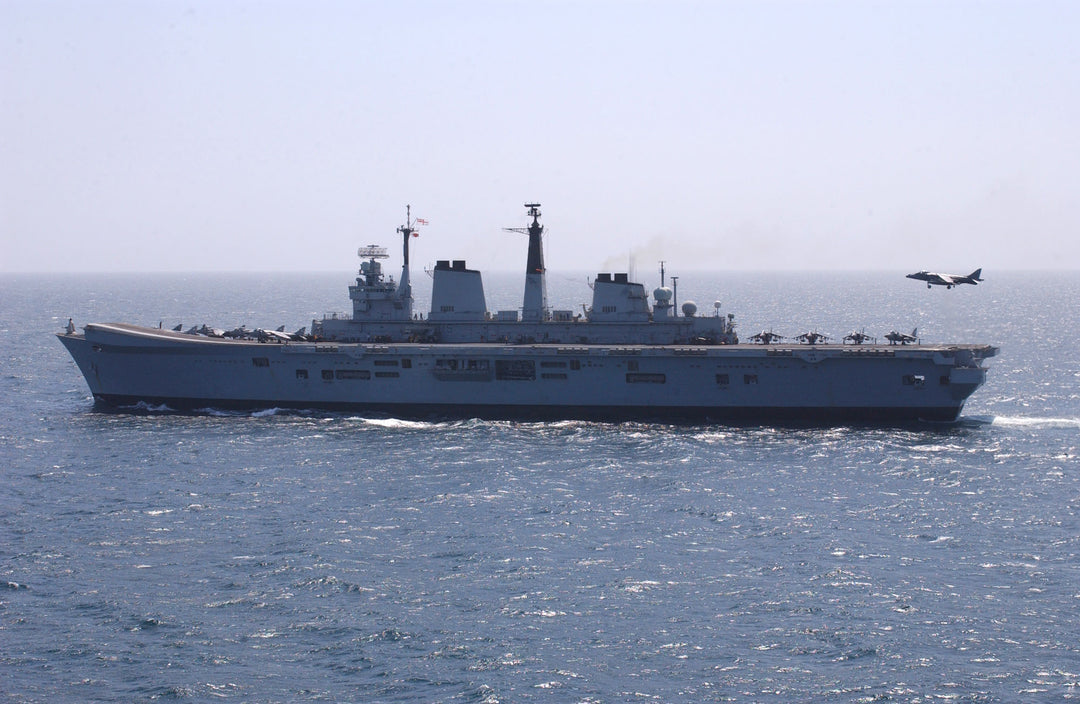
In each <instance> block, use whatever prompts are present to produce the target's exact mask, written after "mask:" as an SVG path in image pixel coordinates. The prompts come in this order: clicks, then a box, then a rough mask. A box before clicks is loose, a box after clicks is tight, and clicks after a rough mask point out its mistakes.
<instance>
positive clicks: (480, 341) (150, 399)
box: [59, 203, 997, 423]
mask: <svg viewBox="0 0 1080 704" xmlns="http://www.w3.org/2000/svg"><path fill="white" fill-rule="evenodd" d="M526 208H527V209H528V210H527V212H528V216H529V218H531V222H529V223H528V226H527V227H525V228H512V229H513V230H514V231H517V232H522V233H524V234H527V235H528V253H527V257H526V271H525V287H524V293H523V297H522V307H521V309H520V311H519V310H517V309H513V310H499V311H494V312H493V311H489V310H487V304H486V299H485V296H484V288H483V280H482V276H481V273H480V271H478V270H475V269H470V268H468V266H467V264H466V262H465V261H464V260H449V259H448V260H438V261H437V262H436V265H435V267H434V269H433V271H432V272H431V273H432V277H433V281H432V292H431V306H430V309H429V310H428V311H426V312H418V311H416V310H415V309H414V299H413V296H412V286H411V282H410V266H409V247H410V239H411V238H412V237H413V236H414V235H415V234H416V230H415V222H414V221H413V220H412V217H411V214H410V211H409V210H407V211H406V222H405V224H404V225H403V226H401V227H399V228H397V234H398V235H399V236H400V237H401V242H402V267H401V273H400V276H399V277H398V280H397V282H394V280H393V277H391V276H387V275H385V274H384V272H383V262H384V261H385V260H387V259H389V252H388V251H387V249H386V248H384V247H382V246H379V245H374V244H372V245H367V246H364V247H361V248H360V249H359V251H358V254H359V256H360V258H361V265H360V270H359V272H358V276H357V278H356V281H355V283H354V284H353V285H351V286H349V297H350V299H351V301H352V313H351V315H348V316H329V317H324V318H322V319H319V320H314V321H312V326H311V334H310V335H303V336H301V335H293V336H287V335H283V334H269V335H260V336H252V337H251V338H249V339H243V338H241V339H226V338H223V337H216V336H208V335H204V334H194V333H195V332H196V331H194V330H192V331H189V332H188V333H183V332H179V331H171V330H161V329H156V328H146V327H140V326H135V325H130V324H125V323H91V324H88V325H87V326H86V327H85V328H84V329H83V332H81V333H80V332H77V331H75V330H74V327H73V326H71V327H69V331H67V332H65V333H62V334H60V335H59V337H60V340H61V341H62V342H63V343H64V345H65V347H67V349H68V351H69V352H70V353H71V355H72V357H73V358H74V359H75V362H76V363H77V365H78V366H79V369H80V370H81V371H82V373H83V375H84V377H85V378H86V381H87V384H88V385H89V387H90V391H91V392H92V393H93V395H94V398H95V399H96V400H97V401H98V402H99V403H100V404H102V405H103V406H106V407H111V408H124V407H131V406H136V407H143V408H145V407H146V404H149V405H151V406H160V407H164V408H169V409H175V410H192V409H200V408H245V409H248V408H250V409H254V408H268V407H279V408H325V409H348V410H357V411H367V412H379V413H390V414H396V415H404V416H410V417H415V416H419V415H437V416H455V417H461V416H480V417H539V418H587V419H594V418H595V419H626V418H682V419H694V420H704V421H718V422H722V421H739V422H742V421H749V422H787V421H798V422H811V423H834V422H847V421H857V422H881V421H884V422H904V421H917V420H935V421H952V420H955V419H956V418H957V417H958V415H959V413H960V411H961V409H962V408H963V405H964V402H965V400H966V399H967V398H968V397H969V396H970V395H971V394H972V393H973V392H974V391H975V390H976V389H977V388H978V387H979V386H980V385H981V384H982V383H983V382H984V380H985V377H986V368H985V366H984V364H983V361H984V360H985V359H986V358H988V357H991V356H993V355H994V354H996V353H997V349H996V348H994V347H992V346H990V345H984V344H950V345H922V344H912V345H903V346H896V345H876V344H856V345H850V344H841V345H829V344H805V345H799V344H794V345H783V344H772V345H748V344H740V343H739V341H738V337H737V335H736V333H735V316H734V315H733V314H726V315H725V314H723V313H722V312H721V310H720V305H719V303H717V304H715V306H714V310H713V312H712V314H711V315H699V314H698V311H697V306H696V305H695V304H694V303H693V302H690V301H687V302H685V303H684V304H683V305H682V306H681V307H680V309H679V310H676V309H675V305H674V303H673V299H674V292H673V291H672V290H671V289H670V288H668V287H666V286H664V285H663V281H662V285H661V286H660V287H658V288H656V289H655V290H653V291H652V304H651V305H650V302H649V296H648V293H647V292H646V290H645V287H644V286H643V285H642V284H640V283H637V282H634V281H631V280H630V278H629V276H628V275H627V274H625V273H600V274H598V275H597V276H596V277H595V279H594V280H593V282H592V302H591V306H586V307H584V309H583V311H582V312H581V313H575V312H574V311H571V310H553V309H551V308H549V306H548V301H547V285H546V269H545V266H544V259H543V232H544V227H543V225H542V224H541V223H540V217H541V213H540V204H539V203H528V204H526ZM204 330H205V328H204ZM260 332H261V331H260ZM260 339H261V340H263V341H262V342H260V341H259V340H260ZM140 404H141V405H140Z"/></svg>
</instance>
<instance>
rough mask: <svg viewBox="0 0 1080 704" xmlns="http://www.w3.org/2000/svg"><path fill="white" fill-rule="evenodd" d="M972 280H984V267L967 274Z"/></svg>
mask: <svg viewBox="0 0 1080 704" xmlns="http://www.w3.org/2000/svg"><path fill="white" fill-rule="evenodd" d="M967 277H968V278H969V279H971V280H972V281H982V269H976V270H975V271H973V272H971V273H970V274H968V275H967Z"/></svg>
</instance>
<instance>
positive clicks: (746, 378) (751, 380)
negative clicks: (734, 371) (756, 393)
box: [742, 374, 757, 384]
mask: <svg viewBox="0 0 1080 704" xmlns="http://www.w3.org/2000/svg"><path fill="white" fill-rule="evenodd" d="M742 380H743V383H744V384H756V383H757V374H743V378H742Z"/></svg>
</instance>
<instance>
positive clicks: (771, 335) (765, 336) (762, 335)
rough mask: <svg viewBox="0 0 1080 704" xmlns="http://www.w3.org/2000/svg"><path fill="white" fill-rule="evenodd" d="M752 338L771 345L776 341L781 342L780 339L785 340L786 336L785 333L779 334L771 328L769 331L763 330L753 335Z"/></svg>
mask: <svg viewBox="0 0 1080 704" xmlns="http://www.w3.org/2000/svg"><path fill="white" fill-rule="evenodd" d="M750 339H751V340H753V341H754V342H760V343H761V344H763V345H771V344H772V343H774V342H779V341H780V340H783V339H784V336H783V335H777V334H776V333H775V332H773V331H772V330H769V331H765V330H762V331H761V332H759V333H758V334H757V335H751V336H750Z"/></svg>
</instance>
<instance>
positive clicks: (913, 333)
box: [911, 327, 919, 338]
mask: <svg viewBox="0 0 1080 704" xmlns="http://www.w3.org/2000/svg"><path fill="white" fill-rule="evenodd" d="M911 336H912V337H916V338H917V337H918V336H919V328H917V327H914V328H911Z"/></svg>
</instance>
